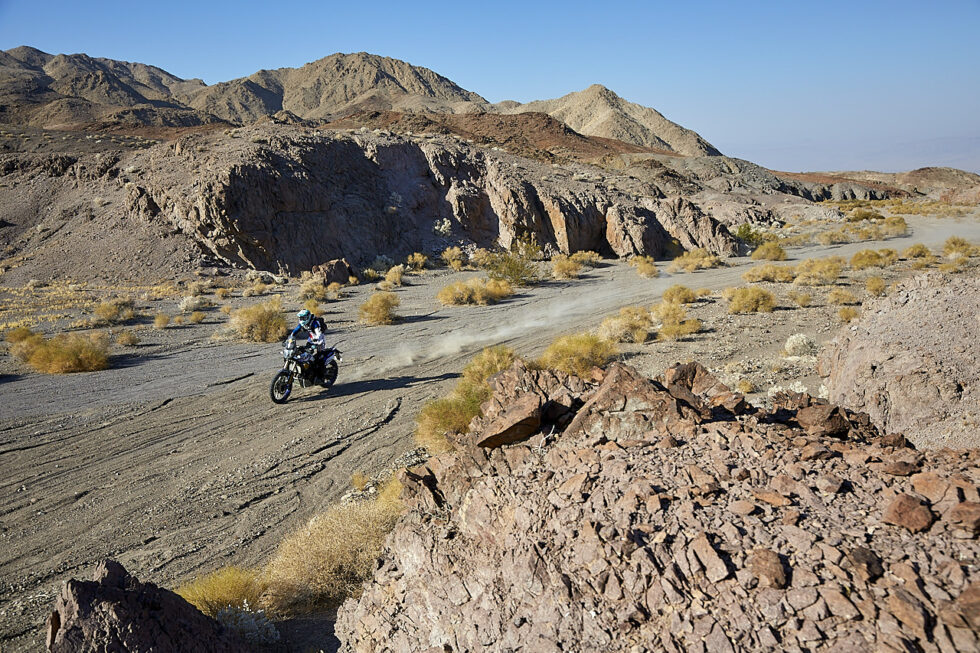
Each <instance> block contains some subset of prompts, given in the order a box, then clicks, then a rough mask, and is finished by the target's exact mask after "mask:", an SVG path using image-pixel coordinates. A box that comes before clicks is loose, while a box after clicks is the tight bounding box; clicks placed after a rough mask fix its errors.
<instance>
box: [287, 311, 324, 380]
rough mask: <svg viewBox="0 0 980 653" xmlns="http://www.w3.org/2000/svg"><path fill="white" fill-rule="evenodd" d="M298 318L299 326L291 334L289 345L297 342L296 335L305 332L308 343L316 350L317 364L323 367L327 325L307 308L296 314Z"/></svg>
mask: <svg viewBox="0 0 980 653" xmlns="http://www.w3.org/2000/svg"><path fill="white" fill-rule="evenodd" d="M296 318H297V319H298V320H299V324H297V325H296V328H294V329H293V331H292V333H290V334H289V343H290V344H292V343H293V342H294V341H295V340H296V335H297V334H298V333H300V332H302V331H305V332H306V339H307V342H308V343H309V344H311V345H313V347H314V348H315V349H316V354H315V357H316V358H315V360H316V364H317V365H318V366H320V367H322V361H323V352H324V350H325V349H326V342H325V341H324V331H326V330H327V327H326V325H325V324H324V323H323V320H322V319H321V318H319V317H317V316H316V315H314V314H313V313H312V312H311V311H308V310H306V309H305V308H304V309H303V310H301V311H300V312H299V313H297V314H296Z"/></svg>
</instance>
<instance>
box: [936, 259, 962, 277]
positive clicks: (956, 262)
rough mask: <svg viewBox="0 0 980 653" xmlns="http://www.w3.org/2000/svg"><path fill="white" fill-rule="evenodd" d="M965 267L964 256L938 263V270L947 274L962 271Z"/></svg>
mask: <svg viewBox="0 0 980 653" xmlns="http://www.w3.org/2000/svg"><path fill="white" fill-rule="evenodd" d="M965 267H966V258H964V257H959V258H955V259H953V260H952V261H949V262H947V263H941V264H940V265H939V271H940V272H945V273H947V274H955V273H957V272H962V271H963V270H964V268H965Z"/></svg>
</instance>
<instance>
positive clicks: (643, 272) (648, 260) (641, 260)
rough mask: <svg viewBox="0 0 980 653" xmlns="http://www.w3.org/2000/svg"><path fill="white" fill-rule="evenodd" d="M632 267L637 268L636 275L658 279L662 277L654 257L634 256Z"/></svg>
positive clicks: (631, 260)
mask: <svg viewBox="0 0 980 653" xmlns="http://www.w3.org/2000/svg"><path fill="white" fill-rule="evenodd" d="M630 265H631V266H633V267H634V268H636V273H637V274H638V275H640V276H641V277H645V278H647V279H656V278H657V277H659V276H660V270H658V269H657V265H656V263H655V262H654V260H653V257H652V256H634V257H633V258H631V259H630Z"/></svg>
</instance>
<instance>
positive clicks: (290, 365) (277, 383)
mask: <svg viewBox="0 0 980 653" xmlns="http://www.w3.org/2000/svg"><path fill="white" fill-rule="evenodd" d="M337 344H340V343H337ZM282 358H283V364H282V369H281V370H279V372H278V373H276V375H275V376H274V377H273V378H272V383H271V384H269V396H270V397H271V398H272V401H273V402H275V403H277V404H284V403H286V402H287V401H289V397H290V395H291V394H292V392H293V383H294V382H295V381H299V384H300V387H303V388H308V387H310V386H312V385H319V386H320V387H321V388H329V387H330V386H332V385H333V384H334V382H335V381H336V380H337V363H341V362H343V359H342V358H341V356H340V350H338V349H337V345H334V346H333V347H328V348H326V349H324V350H323V351H322V352H320V353H319V355H318V353H317V347H316V345H313V344H311V343H306V344H305V345H302V346H298V345H297V344H296V342H295V341H294V340H292V339H290V340H286V342H284V343H283V347H282Z"/></svg>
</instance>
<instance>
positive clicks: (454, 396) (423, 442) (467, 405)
mask: <svg viewBox="0 0 980 653" xmlns="http://www.w3.org/2000/svg"><path fill="white" fill-rule="evenodd" d="M515 359H516V356H515V355H514V352H513V350H511V349H510V348H508V347H505V346H503V345H499V346H496V347H487V348H486V349H484V350H483V351H481V352H480V353H479V354H477V355H476V356H475V357H473V360H471V361H470V362H469V363H468V364H467V365H466V367H464V368H463V374H462V378H460V380H459V381H458V382H457V383H456V386H455V387H454V388H453V390H452V392H450V393H449V395H447V396H446V397H442V398H440V399H436V400H434V401H430V402H429V403H427V404H425V405H424V406H423V407H422V410H421V411H419V415H418V417H417V418H416V428H415V441H416V442H417V443H418V444H419V445H420V446H423V447H425V448H426V449H427V450H428V451H429V453H430V454H432V455H437V454H440V453H442V452H444V451H449V449H450V448H451V446H450V444H449V440H448V438H447V437H446V436H447V434H449V433H465V432H466V430H467V428H468V427H469V424H470V422H471V421H472V420H473V418H474V417H476V416H477V415H479V414H480V405H481V404H482V403H483V402H484V401H486V399H487V398H488V397H489V396H490V386H489V384H487V379H488V378H490V377H491V376H493V375H494V374H496V373H497V372H499V371H501V370H503V369H505V368H507V367H510V365H511V364H512V363H513V362H514V360H515Z"/></svg>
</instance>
